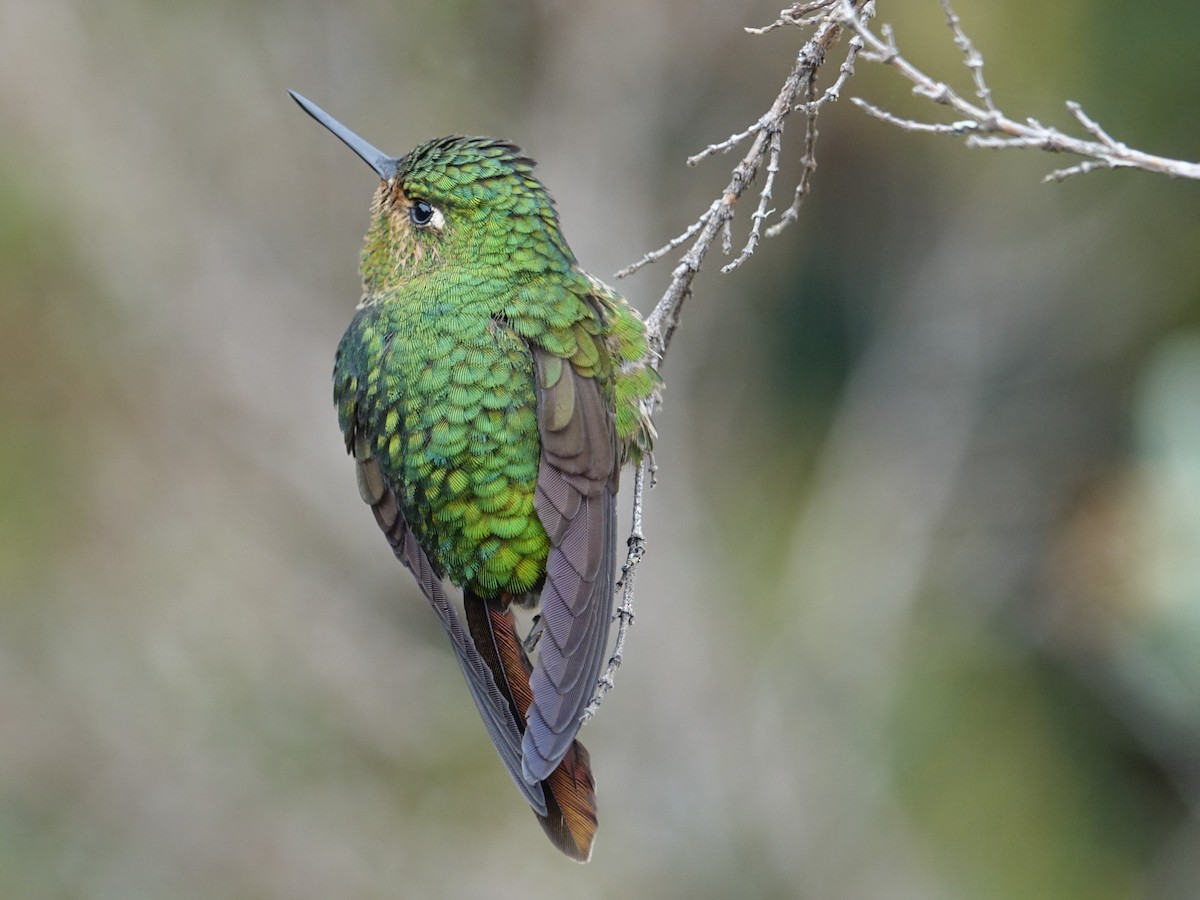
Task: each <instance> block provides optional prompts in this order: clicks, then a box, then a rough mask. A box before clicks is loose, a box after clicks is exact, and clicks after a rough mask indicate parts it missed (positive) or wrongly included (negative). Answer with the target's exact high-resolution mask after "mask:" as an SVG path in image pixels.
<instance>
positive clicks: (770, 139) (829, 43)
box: [617, 0, 874, 360]
mask: <svg viewBox="0 0 1200 900" xmlns="http://www.w3.org/2000/svg"><path fill="white" fill-rule="evenodd" d="M849 2H852V3H853V8H854V10H855V14H856V16H863V17H864V18H865V19H869V18H870V16H871V15H872V14H873V11H874V3H873V2H872V0H849ZM839 3H840V0H815V2H807V3H796V4H794V5H793V6H792V7H790V8H789V9H786V10H783V11H782V12H781V13H780V17H779V19H777V20H776V21H775V22H774V23H773V24H771V25H768V26H767V27H766V28H760V29H747V30H748V31H750V32H752V33H754V34H765V33H767V32H769V31H773V30H774V29H775V28H779V27H782V26H784V25H794V26H800V27H812V28H813V29H814V30H813V34H812V35H811V37H810V38H809V39H808V40H807V41H806V42H805V43H804V45H803V46H802V47H801V48H800V52H799V53H798V54H797V56H796V60H795V62H794V64H793V65H792V69H791V71H790V72H789V73H788V76H787V78H786V79H785V80H784V82H783V86H782V87H781V88H780V91H779V94H778V95H777V96H776V98H775V102H774V103H772V104H771V107H770V109H768V110H767V111H766V112H765V113H764V114H763V115H762V116H761V117H760V118H759V119H758V121H756V122H755V123H754V124H752V125H751V126H750V127H749V128H747V129H745V130H744V131H739V132H737V133H735V134H732V135H730V136H729V137H727V138H726V139H725V140H723V141H719V142H717V143H714V144H710V145H709V146H708V147H705V148H704V149H703V150H702V151H700V152H699V153H697V154H696V155H694V156H692V157H691V158H689V159H688V164H689V165H695V164H697V163H699V162H700V161H701V160H703V159H706V158H707V157H709V156H714V155H716V154H718V153H728V152H729V151H730V150H732V149H733V148H734V147H736V146H738V145H740V144H743V143H745V142H746V141H750V147H749V149H748V150H747V151H746V153H745V155H744V156H743V157H742V159H741V161H740V162H738V164H737V165H736V166H734V168H733V170H732V172H731V173H730V180H729V183H728V185H726V187H725V190H724V191H723V192H722V194H721V196H720V197H718V198H717V199H716V200H714V201H713V202H712V203H711V204H710V205H709V207H708V209H707V210H705V211H704V213H703V214H702V215H701V216H700V218H699V219H697V220H696V221H695V222H694V223H693V224H692V225H690V226H689V227H688V228H687V229H685V230H684V232H683V233H682V234H681V235H679V236H678V237H675V238H672V239H671V240H670V241H669V242H668V243H667V244H666V245H664V246H663V247H660V248H659V249H657V250H652V251H650V252H649V253H647V254H646V255H645V256H643V257H642V258H641V259H640V260H638V261H637V262H635V263H633V265H631V266H628V267H626V268H625V269H623V270H621V271H620V272H618V273H617V277H618V278H621V277H624V276H626V275H630V274H632V273H633V272H636V271H637V270H638V269H640V268H642V266H645V265H648V264H649V263H652V262H655V261H657V260H659V259H662V258H663V257H664V256H665V255H667V254H668V253H670V252H671V251H672V250H674V249H675V248H676V247H679V246H681V245H682V244H684V243H685V242H686V241H688V240H692V244H691V247H690V248H689V250H688V251H687V253H685V254H684V256H683V258H682V259H681V260H680V261H679V264H678V265H677V266H676V268H675V270H674V271H673V272H672V273H671V282H670V285H669V286H668V287H667V290H666V293H664V294H663V296H662V298H661V299H660V300H659V301H658V304H657V305H656V306H655V307H654V311H653V312H651V313H650V315H649V316H648V317H647V319H646V324H647V328H648V331H649V333H650V339H651V342H652V344H653V345H654V346H653V350H654V351H655V353H656V355H657V356H658V358H659V359H660V360H661V359H662V357H663V356H664V355H665V354H666V350H667V347H668V346H669V345H670V343H671V337H672V335H673V334H674V332H675V327H676V325H677V324H678V322H679V315H680V311H681V310H682V308H683V305H684V303H685V302H686V301H687V298H688V297H689V296H690V295H691V290H692V281H693V280H694V279H695V277H696V274H697V273H698V272H699V271H700V266H701V264H702V263H703V262H704V257H705V256H706V255H707V253H708V251H709V249H710V248H711V247H712V246H713V244H714V243H715V242H716V240H717V238H718V236H720V238H721V242H722V248H723V249H724V251H725V252H726V253H727V254H728V253H730V252H731V251H732V243H733V236H732V235H733V232H732V221H733V216H734V208H735V206H736V204H737V202H738V200H739V199H740V198H741V196H742V194H743V193H744V192H745V191H746V189H747V188H748V187H749V185H750V184H751V183H752V182H753V181H754V178H755V176H756V175H757V174H758V173H759V171H760V170H762V169H764V168H765V170H766V176H765V178H764V182H763V187H762V190H761V191H760V193H759V200H758V204H757V206H756V208H755V211H754V213H753V214H752V215H751V219H750V231H749V233H748V235H747V238H746V241H745V244H744V245H743V247H742V250H741V252H740V253H739V254H738V256H737V257H736V258H735V259H734V260H733V261H732V262H730V263H729V264H728V265H726V266H725V267H724V268H723V269H722V271H723V272H729V271H732V270H733V269H735V268H737V267H738V266H739V265H741V264H742V263H744V262H745V261H746V259H748V258H749V257H750V255H751V254H753V253H754V251H755V249H756V247H757V246H758V243H759V241H760V239H761V237H762V235H763V233H764V230H765V233H766V235H767V236H768V237H774V236H775V235H777V234H778V233H779V232H780V231H781V230H782V229H783V228H785V227H786V226H787V225H788V224H790V223H791V222H794V221H795V220H796V217H797V215H798V211H799V208H800V204H801V203H802V202H803V200H804V197H805V196H806V195H807V193H808V186H809V183H810V181H811V178H812V172H813V170H814V169H815V168H816V157H815V155H814V152H813V151H814V147H815V143H816V138H817V128H816V117H817V113H818V111H819V109H820V107H821V106H823V105H824V104H825V103H828V102H831V101H834V100H836V99H837V98H838V95H839V92H840V91H841V89H842V88H843V86H844V85H845V83H846V80H847V79H848V78H849V77H850V76H851V75H852V74H853V71H854V59H855V57H856V56H857V55H858V54H859V52H860V51H861V50H862V47H863V41H862V40H861V39H858V38H857V37H856V38H855V39H854V40H852V41H851V43H850V47H849V49H848V51H847V56H846V60H845V61H844V62H843V63H842V65H841V68H840V69H839V71H838V77H837V79H836V81H834V83H833V85H832V86H831V87H830V89H829V90H828V91H826V92H825V93H824V94H823V95H821V96H820V97H819V98H818V97H817V95H816V87H815V85H816V82H815V79H816V74H817V71H818V70H819V69H820V67H821V66H822V65H823V64H824V62H825V56H826V54H827V53H828V52H829V50H830V49H831V48H832V47H833V45H834V44H836V43H837V41H838V39H839V37H840V36H841V34H842V28H843V26H842V21H841V15H842V14H841V10H840V6H839V5H838V4H839ZM802 97H803V98H804V100H803V102H800V100H801V98H802ZM796 110H803V111H804V112H805V114H806V116H807V123H806V132H805V142H804V156H803V158H802V159H801V174H800V179H799V183H798V184H797V187H796V190H795V193H794V195H793V200H792V203H791V205H790V206H789V207H788V209H787V210H786V211H785V212H784V214H783V215H782V216H781V217H780V219H779V221H777V222H776V223H775V224H773V225H772V226H771V227H770V228H766V229H764V223H765V222H766V220H767V219H768V218H770V216H771V215H772V213H773V210H772V208H771V205H770V204H771V196H772V192H773V190H774V187H775V178H776V175H777V173H778V172H779V162H780V157H781V155H782V151H783V131H784V120H785V119H786V118H787V116H788V115H790V114H791V113H792V112H793V111H796Z"/></svg>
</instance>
